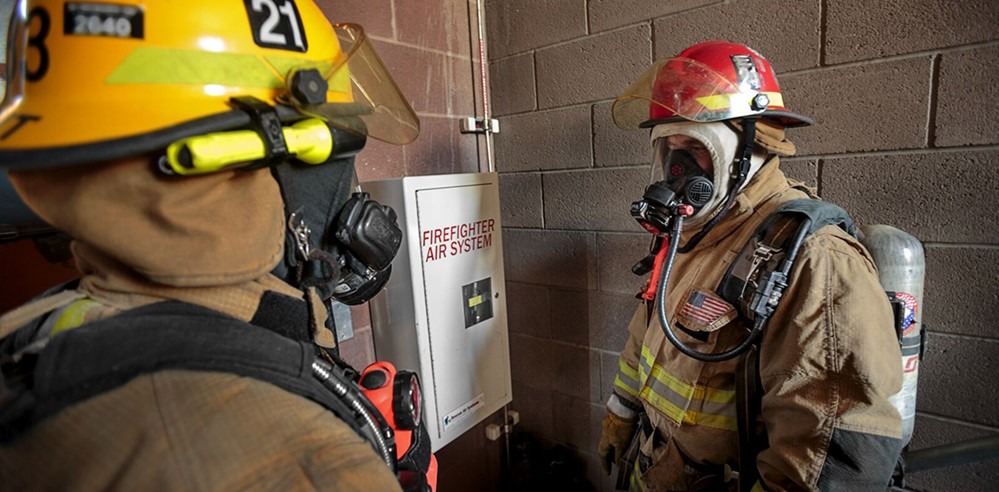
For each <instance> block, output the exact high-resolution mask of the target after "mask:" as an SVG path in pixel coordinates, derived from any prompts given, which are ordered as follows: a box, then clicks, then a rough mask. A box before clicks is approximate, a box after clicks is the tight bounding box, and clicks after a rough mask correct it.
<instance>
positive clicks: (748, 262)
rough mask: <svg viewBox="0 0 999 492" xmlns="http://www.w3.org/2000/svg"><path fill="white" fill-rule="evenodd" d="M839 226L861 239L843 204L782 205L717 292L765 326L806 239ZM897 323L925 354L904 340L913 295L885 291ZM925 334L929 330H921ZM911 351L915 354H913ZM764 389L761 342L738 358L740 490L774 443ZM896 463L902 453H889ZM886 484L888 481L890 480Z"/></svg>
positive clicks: (752, 481)
mask: <svg viewBox="0 0 999 492" xmlns="http://www.w3.org/2000/svg"><path fill="white" fill-rule="evenodd" d="M827 225H835V226H838V227H840V228H841V229H843V231H845V232H846V233H847V234H849V235H851V236H853V237H854V238H857V237H858V231H857V228H856V226H855V224H854V222H853V220H852V219H851V218H850V216H849V215H848V214H847V213H846V211H845V210H843V209H842V208H841V207H839V206H837V205H834V204H831V203H828V202H823V201H820V200H814V199H808V198H805V199H798V200H792V201H789V202H787V203H785V204H783V205H781V206H780V207H779V208H778V209H777V210H776V211H775V212H774V213H773V214H771V215H770V216H769V217H767V219H766V220H764V221H763V223H762V224H761V225H760V226H759V228H758V229H757V231H756V233H755V234H754V235H753V236H752V237H751V238H750V239H749V241H747V242H746V244H745V245H744V246H743V248H742V250H741V251H740V252H739V255H738V256H737V257H736V259H735V261H734V262H733V263H732V265H731V266H730V267H729V270H728V271H727V272H726V274H725V276H724V277H723V278H722V281H721V282H720V284H719V286H718V289H717V293H718V294H719V295H720V296H721V297H722V298H723V299H725V300H726V301H727V302H729V303H730V304H732V305H734V306H736V308H737V310H738V311H739V314H740V315H741V316H742V317H743V318H744V319H746V320H748V321H749V325H750V326H752V325H756V326H762V327H765V326H766V323H767V321H768V320H769V318H770V316H771V315H773V313H774V312H775V311H776V309H777V306H778V305H779V303H780V300H781V296H782V294H783V292H784V290H785V289H786V288H787V287H788V279H789V277H790V274H791V269H792V268H793V266H794V261H795V259H796V258H797V254H798V251H799V249H800V248H801V245H802V244H803V243H804V241H805V240H806V239H807V238H808V237H809V236H811V235H812V234H814V233H815V232H816V231H818V230H819V229H821V228H823V227H825V226H827ZM886 294H887V296H888V300H889V303H890V304H891V307H892V313H893V315H894V321H895V323H894V324H895V327H894V329H895V332H896V336H897V338H898V341H899V344H900V345H902V347H903V357H905V356H906V355H907V351H908V352H911V351H912V350H915V351H917V353H920V354H921V352H922V349H923V346H924V343H923V341H924V340H923V339H922V338H920V339H918V340H916V341H915V343H913V341H912V340H909V339H908V338H904V335H903V333H904V332H905V331H906V327H907V326H908V325H909V324H911V323H912V316H911V314H909V313H911V312H912V309H911V307H910V309H908V310H907V305H906V302H907V300H908V298H910V297H911V296H910V295H908V294H905V293H896V292H890V291H886ZM922 334H923V335H924V336H925V331H923V332H922ZM908 355H911V354H908ZM762 396H763V387H762V384H761V380H760V366H759V350H758V343H757V346H754V347H752V348H751V349H750V350H747V351H746V352H745V353H743V354H742V355H741V356H740V357H739V361H738V366H737V369H736V402H737V403H736V405H737V407H736V414H737V420H738V434H739V489H740V490H741V491H749V490H751V488H752V487H753V485H754V484H755V483H756V482H757V481H758V479H759V471H758V470H757V468H756V456H757V455H758V454H759V453H760V452H761V451H763V450H764V449H766V448H767V447H768V446H769V443H768V440H767V433H766V429H765V428H764V427H763V425H762V423H760V422H759V419H758V417H759V415H760V405H761V401H762ZM886 458H888V459H891V460H892V461H896V460H897V457H886ZM886 486H887V484H886Z"/></svg>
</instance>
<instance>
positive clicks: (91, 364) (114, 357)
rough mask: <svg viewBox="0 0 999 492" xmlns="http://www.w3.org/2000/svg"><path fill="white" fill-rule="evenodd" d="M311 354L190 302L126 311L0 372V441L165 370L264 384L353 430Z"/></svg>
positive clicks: (305, 345) (64, 337)
mask: <svg viewBox="0 0 999 492" xmlns="http://www.w3.org/2000/svg"><path fill="white" fill-rule="evenodd" d="M313 350H314V349H313V348H312V346H311V345H310V344H308V343H305V342H299V341H294V340H291V339H289V338H285V337H283V336H281V335H279V334H277V333H274V332H272V331H269V330H267V329H265V328H261V327H258V326H254V325H252V324H250V323H246V322H243V321H240V320H238V319H235V318H232V317H230V316H228V315H225V314H223V313H220V312H216V311H212V310H210V309H207V308H203V307H199V306H194V305H191V304H186V303H181V302H175V301H170V302H161V303H156V304H151V305H148V306H144V307H141V308H137V309H133V310H129V311H126V312H124V313H122V314H120V315H117V316H114V317H112V318H108V319H105V320H101V321H97V322H93V323H89V324H87V325H84V326H81V327H79V328H75V329H73V330H70V331H67V332H64V333H62V334H60V335H59V336H56V337H53V338H52V339H51V340H50V341H49V343H48V344H47V345H46V346H45V347H44V348H43V349H42V350H41V352H39V353H37V354H31V355H26V356H25V357H23V358H22V359H20V360H19V361H17V362H14V363H8V364H6V366H5V367H3V372H4V378H5V380H6V383H7V385H8V386H11V387H9V388H8V392H9V395H12V398H10V401H8V402H7V403H6V404H4V405H2V407H0V441H4V440H8V439H11V438H13V437H15V436H16V435H18V434H19V433H21V432H23V431H25V430H27V429H28V428H30V427H31V426H33V425H35V424H37V423H39V422H41V421H42V420H44V419H46V418H48V417H50V416H52V415H54V414H55V413H57V412H59V411H60V410H62V409H63V408H66V407H68V406H71V405H73V404H75V403H79V402H81V401H84V400H86V399H88V398H91V397H93V396H96V395H99V394H101V393H104V392H107V391H110V390H113V389H115V388H117V387H119V386H122V385H124V384H126V383H127V382H129V381H130V380H131V379H133V378H135V377H136V376H139V375H142V374H147V373H153V372H157V371H162V370H168V369H189V370H197V371H211V372H226V373H231V374H236V375H240V376H245V377H250V378H254V379H258V380H261V381H265V382H268V383H271V384H274V385H276V386H278V387H280V388H282V389H284V390H286V391H289V392H291V393H295V394H298V395H301V396H303V397H305V398H308V399H310V400H312V401H314V402H316V403H319V404H320V405H323V406H324V407H326V408H328V409H329V410H331V411H332V412H333V413H335V414H336V415H337V416H339V417H340V418H341V419H342V420H343V421H344V422H347V423H348V425H351V426H355V425H357V424H356V423H355V419H354V418H353V417H352V413H351V412H350V410H349V408H348V407H347V406H346V405H344V403H343V402H341V401H340V400H339V399H338V398H336V397H335V396H334V395H333V394H332V393H330V392H329V391H326V390H325V389H323V387H322V385H321V384H320V383H319V382H318V381H316V380H315V379H314V378H313V377H312V374H311V365H312V361H313V359H314V351H313ZM12 375H13V377H12ZM355 430H356V429H355Z"/></svg>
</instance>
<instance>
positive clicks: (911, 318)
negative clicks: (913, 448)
mask: <svg viewBox="0 0 999 492" xmlns="http://www.w3.org/2000/svg"><path fill="white" fill-rule="evenodd" d="M861 233H862V234H861V238H862V239H861V242H862V243H863V244H864V246H865V247H866V248H867V250H868V251H870V253H871V256H872V257H873V258H874V263H875V264H876V265H877V266H878V277H879V280H880V281H881V286H882V287H883V288H884V289H885V291H887V292H888V294H889V296H891V297H892V299H893V303H894V305H893V307H895V308H896V309H897V312H896V318H897V319H896V322H898V323H899V326H898V329H900V330H901V345H902V390H901V391H899V392H898V393H897V394H895V395H893V396H892V397H891V399H890V401H891V402H892V404H893V405H895V408H897V409H898V413H899V414H901V415H902V442H903V445H906V444H908V443H909V440H910V439H911V438H912V429H913V425H914V424H915V421H916V382H917V380H918V378H919V357H920V347H921V345H922V344H921V339H922V338H921V331H922V321H923V320H922V315H923V313H922V305H923V277H924V276H925V273H926V256H925V254H924V253H923V245H922V244H920V242H919V240H917V239H916V238H915V237H913V236H912V235H910V234H908V233H906V232H904V231H901V230H899V229H896V228H894V227H891V226H887V225H873V226H864V227H862V228H861Z"/></svg>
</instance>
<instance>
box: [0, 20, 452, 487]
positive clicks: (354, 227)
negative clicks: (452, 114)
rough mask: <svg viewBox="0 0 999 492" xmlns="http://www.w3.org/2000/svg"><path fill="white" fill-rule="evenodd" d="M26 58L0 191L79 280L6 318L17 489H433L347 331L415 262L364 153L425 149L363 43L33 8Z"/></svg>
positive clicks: (14, 78)
mask: <svg viewBox="0 0 999 492" xmlns="http://www.w3.org/2000/svg"><path fill="white" fill-rule="evenodd" d="M7 48H8V55H7V62H6V70H7V73H6V74H5V76H4V79H5V80H6V94H5V95H4V98H3V101H2V103H0V168H3V169H4V170H5V171H6V172H7V173H8V176H9V179H10V182H11V183H12V184H13V186H14V188H15V189H16V191H17V193H18V194H19V195H20V196H21V198H22V199H23V200H24V202H25V203H26V204H27V205H28V206H29V207H30V208H31V209H32V210H33V211H34V212H35V213H37V214H38V215H39V216H40V217H41V218H43V219H44V220H45V221H46V222H48V223H49V224H51V225H52V226H54V227H56V228H58V229H60V230H63V231H65V232H66V233H68V234H69V235H70V236H71V237H72V238H73V244H72V251H73V254H74V258H75V261H76V265H77V266H78V268H79V269H80V271H81V273H82V277H81V278H80V279H79V280H78V281H74V282H71V283H70V284H67V285H63V286H61V287H59V288H56V289H53V290H51V291H50V292H48V293H46V294H45V295H43V296H42V297H40V298H38V299H36V300H34V301H32V302H30V303H28V304H26V305H24V306H22V307H20V308H17V309H15V310H13V311H11V312H8V313H6V314H5V315H4V316H3V317H0V371H2V372H0V375H2V377H0V483H3V484H4V488H9V489H10V490H35V489H46V490H52V489H123V490H142V489H148V488H156V489H194V490H245V489H251V488H252V489H272V490H273V489H329V490H396V489H399V488H400V486H402V487H404V488H406V489H407V490H426V489H427V487H428V486H429V484H428V481H430V482H432V481H433V480H432V477H428V476H427V474H425V473H424V472H426V471H427V466H428V464H429V462H430V457H429V453H428V450H429V442H428V441H426V442H423V443H422V444H423V445H424V446H422V447H423V448H425V449H422V451H421V454H419V455H416V454H414V453H408V452H407V453H405V455H399V456H397V454H396V453H397V450H396V448H395V445H394V440H393V431H392V429H391V428H390V427H389V426H388V425H387V424H386V419H385V418H383V416H382V415H381V414H379V413H378V411H377V410H376V409H375V408H374V406H373V405H372V404H371V403H370V401H368V400H367V399H365V398H364V397H363V395H362V394H361V392H360V391H359V390H358V387H357V385H356V379H357V375H356V373H354V372H352V370H351V369H350V368H349V366H346V364H345V363H343V362H342V360H341V359H340V358H339V357H338V352H337V349H336V340H335V335H334V328H335V327H334V325H333V323H332V321H331V319H332V318H331V317H330V315H329V313H328V308H329V302H330V299H335V300H337V301H339V302H342V303H345V304H358V303H362V302H365V301H366V300H367V299H369V298H370V297H371V296H373V295H374V294H375V293H376V292H377V291H378V290H379V289H380V288H381V287H382V286H383V285H384V283H385V281H386V280H387V278H388V275H389V274H390V262H391V260H392V258H393V257H394V255H395V253H396V251H397V250H398V247H399V244H400V241H401V231H400V230H399V227H398V225H397V224H396V217H395V213H394V212H393V211H392V210H391V209H390V208H388V207H384V206H382V205H380V204H378V203H377V202H374V201H373V200H371V199H370V198H369V197H368V196H367V195H366V194H364V193H361V192H359V191H358V189H357V184H356V183H357V182H356V177H355V175H354V162H353V159H354V156H355V154H356V153H357V152H358V151H360V150H361V148H363V146H364V144H365V141H366V139H367V137H371V138H376V139H380V140H383V141H387V142H390V143H395V144H404V143H408V142H410V141H412V140H413V139H415V138H416V136H417V134H418V133H419V121H418V119H417V118H416V116H415V114H414V113H413V111H412V109H411V108H410V107H409V104H408V103H407V102H406V100H405V98H404V97H403V96H402V95H401V94H400V93H399V90H398V88H397V87H396V85H395V83H394V82H393V81H392V78H391V77H390V76H389V75H388V73H387V71H386V70H385V68H384V66H383V65H382V63H381V61H380V60H379V59H378V57H377V54H376V53H375V52H374V50H373V48H372V46H371V44H370V43H369V42H368V41H367V39H366V38H365V36H364V32H363V30H362V29H361V28H360V27H359V26H355V25H349V24H347V25H331V24H330V23H329V21H328V20H327V19H326V17H325V16H324V14H323V12H322V11H321V10H320V9H319V7H317V6H316V5H315V4H314V3H313V2H312V1H310V0H246V1H245V2H206V1H201V0H180V1H170V2H167V1H158V0H116V1H114V2H103V1H87V2H73V1H55V0H21V1H19V2H17V3H16V5H15V8H14V13H13V17H12V19H11V22H10V27H9V36H8V42H7ZM417 420H418V417H417ZM417 434H418V432H414V438H413V439H414V441H419V440H420V438H421V437H420V436H419V435H417ZM414 447H418V446H415V445H414ZM398 451H399V452H400V453H402V450H398Z"/></svg>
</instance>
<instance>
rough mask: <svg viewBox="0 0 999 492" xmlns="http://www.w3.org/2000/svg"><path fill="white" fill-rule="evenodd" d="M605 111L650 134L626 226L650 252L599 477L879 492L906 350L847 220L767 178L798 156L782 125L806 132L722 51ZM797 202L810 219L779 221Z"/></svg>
mask: <svg viewBox="0 0 999 492" xmlns="http://www.w3.org/2000/svg"><path fill="white" fill-rule="evenodd" d="M612 112H613V118H614V121H615V123H616V124H617V125H618V126H620V127H622V128H626V129H629V128H635V129H638V128H647V129H649V130H650V132H651V151H652V152H651V153H652V155H653V164H652V166H653V177H652V184H651V185H650V186H649V188H647V190H646V193H645V196H644V197H643V200H640V201H638V202H636V203H635V204H634V205H633V206H632V214H633V215H634V216H635V217H636V218H637V219H639V222H641V223H642V225H643V226H644V227H645V228H646V229H647V230H649V231H650V232H653V234H655V240H654V242H653V248H652V249H653V251H652V254H650V257H649V258H648V261H647V262H646V263H645V264H644V267H643V266H642V265H643V264H642V263H640V264H639V265H636V271H641V272H647V271H648V270H653V274H652V279H651V280H650V284H649V286H648V288H647V289H646V290H645V292H644V293H643V295H642V296H641V297H643V298H644V302H643V303H642V305H640V306H639V307H638V308H637V309H636V311H635V314H634V317H633V318H632V320H631V322H630V324H629V326H628V332H629V339H628V341H627V343H626V345H625V347H624V349H623V350H622V352H621V355H620V359H619V371H618V373H617V376H616V378H615V381H614V385H613V395H612V396H611V397H610V400H609V401H608V403H607V416H606V417H605V419H604V421H603V425H602V434H601V439H600V445H599V453H600V455H601V457H602V458H603V464H604V465H605V470H607V471H608V472H609V471H610V465H611V464H612V463H615V462H616V463H617V464H618V465H619V467H621V469H620V471H623V472H625V473H623V474H621V475H619V483H618V485H619V487H629V488H631V489H632V490H669V491H672V490H725V489H730V490H735V489H736V488H738V489H740V490H884V489H885V488H886V487H887V485H888V483H889V480H890V478H891V474H892V470H893V468H894V465H895V463H896V459H897V457H898V455H899V452H900V450H901V446H902V441H901V436H902V426H901V419H900V416H899V413H898V412H897V411H896V409H895V407H894V406H893V405H892V403H891V402H890V401H889V398H890V397H891V396H892V395H894V394H895V393H897V392H898V391H899V388H900V384H901V371H900V367H899V362H898V361H899V357H900V352H899V348H898V342H897V340H896V338H895V333H893V330H892V329H891V326H892V312H891V309H890V306H889V303H888V300H887V298H886V296H885V294H884V290H883V289H882V287H881V285H880V284H879V283H878V276H877V271H876V268H875V265H874V263H873V261H872V259H871V257H870V255H869V253H868V252H867V250H865V248H864V247H863V246H862V245H861V244H860V243H859V242H858V241H857V239H856V238H855V237H854V236H853V235H851V232H853V226H852V223H851V222H850V221H849V220H848V219H839V218H837V219H832V218H831V217H832V216H836V217H840V215H838V214H830V213H828V212H827V211H828V210H831V207H832V206H831V205H828V204H823V203H822V202H819V201H818V200H817V197H816V196H815V195H814V193H813V191H812V190H810V189H809V188H807V187H805V186H804V185H803V184H802V183H799V182H796V181H794V180H791V179H789V178H787V177H786V176H785V175H784V174H783V173H782V172H781V169H780V167H779V160H780V158H781V157H784V156H790V155H794V153H795V146H794V145H793V144H792V143H791V142H790V141H788V140H787V139H786V137H785V129H786V128H789V127H797V126H805V125H810V124H811V123H812V121H811V120H810V119H809V118H807V117H805V116H802V115H798V114H796V113H793V112H791V111H789V110H788V109H787V108H786V107H785V103H784V100H783V94H782V92H781V90H780V88H779V86H778V85H777V79H776V76H775V74H774V72H773V68H772V67H771V66H770V64H769V63H768V62H767V60H766V59H764V58H763V57H762V56H761V55H760V54H759V53H757V52H755V51H754V50H752V49H750V48H748V47H746V46H744V45H741V44H736V43H729V42H723V41H710V42H705V43H700V44H697V45H694V46H692V47H690V48H688V49H686V50H684V51H683V52H682V53H680V54H679V55H678V56H676V57H672V58H668V59H663V60H660V61H658V62H656V63H655V64H654V65H653V66H652V67H651V68H649V69H648V70H647V71H646V72H645V73H644V74H643V75H642V76H641V77H640V78H639V79H638V80H637V81H636V82H635V83H634V84H632V85H631V87H629V88H628V90H627V91H625V93H623V94H622V95H621V96H620V97H618V98H617V100H616V101H615V103H614V106H613V109H612ZM802 203H804V204H811V205H808V206H798V205H797V204H802ZM815 204H819V205H821V206H815ZM791 205H795V206H797V207H798V208H797V210H798V211H802V210H803V212H802V213H800V214H798V215H794V216H795V217H799V216H800V217H806V218H805V219H797V218H796V219H794V220H790V219H785V217H790V216H791V214H790V213H789V212H791V211H794V210H792V208H794V207H791ZM835 208H836V209H837V210H841V209H838V207H835ZM776 212H785V214H783V215H780V214H776ZM842 216H843V217H845V214H843V215H842ZM771 217H775V218H777V217H780V218H779V219H774V220H769V221H768V219H769V218H771ZM806 221H807V222H806ZM778 238H779V240H778ZM785 245H792V246H790V247H784V246H785ZM778 258H780V260H779V261H778ZM785 260H786V261H785ZM766 265H776V266H774V267H764V266H766ZM777 266H782V267H783V268H784V270H781V269H780V268H777ZM747 300H751V301H752V302H750V301H747ZM761 300H762V301H761ZM743 301H745V302H743ZM747 395H748V396H747ZM740 399H741V401H740ZM754 400H755V405H754ZM629 451H630V452H629ZM628 474H630V477H629V476H628Z"/></svg>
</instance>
